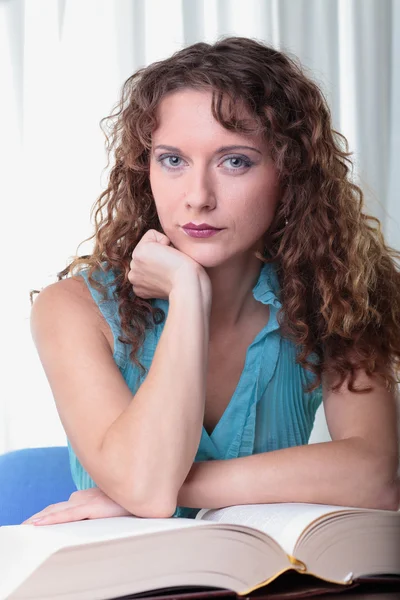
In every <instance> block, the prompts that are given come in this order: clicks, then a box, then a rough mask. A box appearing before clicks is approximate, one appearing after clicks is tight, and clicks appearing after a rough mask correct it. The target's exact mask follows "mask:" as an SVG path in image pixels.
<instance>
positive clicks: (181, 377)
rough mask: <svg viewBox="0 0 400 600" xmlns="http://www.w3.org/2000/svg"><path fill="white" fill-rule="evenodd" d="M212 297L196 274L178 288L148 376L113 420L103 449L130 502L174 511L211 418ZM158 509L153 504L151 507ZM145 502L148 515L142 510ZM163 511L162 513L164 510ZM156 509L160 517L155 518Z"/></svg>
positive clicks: (134, 506)
mask: <svg viewBox="0 0 400 600" xmlns="http://www.w3.org/2000/svg"><path fill="white" fill-rule="evenodd" d="M208 322H209V301H208V298H205V297H204V294H203V290H202V289H201V284H200V281H199V279H198V277H197V276H193V277H191V276H190V275H189V274H188V279H186V280H185V285H184V286H183V285H182V286H180V287H179V286H178V287H177V288H176V290H174V291H173V292H172V293H171V297H170V303H169V311H168V316H167V320H166V323H165V326H164V329H163V332H162V335H161V337H160V340H159V342H158V345H157V348H156V351H155V354H154V358H153V361H152V364H151V367H150V369H149V372H148V374H147V377H146V379H145V381H144V382H143V384H142V385H141V386H140V388H139V390H138V391H137V393H136V394H135V397H134V398H133V400H132V402H131V403H130V405H129V406H128V408H127V409H126V410H125V411H124V412H123V413H122V414H121V415H120V417H119V418H118V419H117V420H116V421H115V422H114V423H113V425H112V426H111V427H110V429H109V430H108V432H107V435H106V437H105V439H104V442H103V447H102V452H103V456H104V457H105V461H106V464H107V465H109V467H110V468H114V469H119V472H120V480H121V481H122V480H123V481H125V482H126V487H125V489H126V500H125V504H129V505H127V506H125V508H127V509H128V510H130V509H132V512H135V513H136V514H138V515H139V516H151V511H152V510H153V509H154V511H155V514H154V516H157V515H161V516H162V514H163V512H164V511H166V514H165V516H168V514H167V513H168V512H169V510H172V512H173V511H174V510H175V506H176V497H177V493H178V490H179V489H180V487H181V485H182V483H183V481H184V480H185V477H186V476H187V473H188V471H189V469H190V467H191V465H192V463H193V460H194V457H195V455H196V452H197V449H198V445H199V442H200V436H201V429H202V424H203V418H204V402H205V381H206V367H207V357H208V335H209V330H208ZM151 506H152V507H153V508H152V507H151ZM141 507H144V510H145V511H150V512H147V513H146V514H145V513H143V514H140V511H141ZM160 511H161V512H160ZM156 513H157V515H156Z"/></svg>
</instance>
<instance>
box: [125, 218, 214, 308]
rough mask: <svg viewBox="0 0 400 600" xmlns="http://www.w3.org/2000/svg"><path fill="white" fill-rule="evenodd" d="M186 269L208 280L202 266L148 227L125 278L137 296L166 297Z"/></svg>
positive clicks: (134, 253) (186, 272)
mask: <svg viewBox="0 0 400 600" xmlns="http://www.w3.org/2000/svg"><path fill="white" fill-rule="evenodd" d="M188 270H189V271H188ZM188 272H194V273H195V274H197V275H198V276H199V277H200V278H201V280H202V281H204V279H205V278H206V279H209V278H208V275H207V274H206V272H205V270H204V269H203V267H202V266H201V265H200V264H199V263H197V262H196V261H195V260H193V259H192V258H190V256H188V255H187V254H184V253H183V252H180V251H179V250H177V249H176V248H174V247H173V246H172V245H171V240H170V239H169V238H168V237H167V236H166V235H164V234H163V233H160V232H159V231H156V230H155V229H150V230H149V231H147V232H146V233H145V234H144V236H143V237H142V239H141V240H140V242H139V243H138V244H137V246H136V248H135V249H134V251H133V252H132V260H131V262H130V271H129V274H128V279H129V281H130V282H131V284H132V288H133V291H134V292H135V294H136V296H139V298H145V299H148V298H163V299H166V298H169V295H170V293H171V290H172V289H173V287H174V285H176V283H177V282H178V280H181V281H182V277H183V279H186V277H185V274H186V275H187V274H188Z"/></svg>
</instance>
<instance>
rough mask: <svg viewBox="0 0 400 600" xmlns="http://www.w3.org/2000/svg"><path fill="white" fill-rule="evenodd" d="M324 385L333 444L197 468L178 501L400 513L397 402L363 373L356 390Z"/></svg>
mask: <svg viewBox="0 0 400 600" xmlns="http://www.w3.org/2000/svg"><path fill="white" fill-rule="evenodd" d="M370 384H372V385H373V387H374V390H373V391H371V392H370V393H361V394H355V393H351V392H349V391H348V390H347V389H346V382H344V384H343V385H342V387H341V388H340V390H339V391H338V392H336V393H335V392H332V391H330V390H328V389H327V386H326V385H324V406H325V414H326V419H327V424H328V427H329V431H330V434H331V437H332V440H333V441H331V442H324V443H319V444H310V445H306V446H298V447H293V448H286V449H282V450H277V451H273V452H268V453H262V454H257V455H253V456H249V457H243V458H237V459H232V460H228V461H215V462H214V461H209V462H204V463H197V464H194V465H193V467H192V469H191V471H190V473H189V475H188V477H187V479H186V481H185V483H184V485H183V486H182V488H181V490H180V493H179V495H178V503H179V505H182V506H188V507H193V508H198V507H201V508H219V507H223V506H231V505H234V504H257V503H272V502H307V503H316V504H319V503H321V504H337V505H340V506H359V507H369V508H382V509H389V510H397V508H398V507H399V502H400V498H399V489H400V487H399V480H398V479H397V469H398V464H399V439H398V427H397V422H398V416H397V407H396V398H395V397H394V396H393V395H392V394H390V393H389V392H388V391H387V390H386V389H385V387H384V385H383V384H382V383H380V382H378V381H377V380H376V379H375V378H368V377H367V376H366V374H365V373H358V376H357V379H356V387H358V386H359V385H362V386H363V387H364V386H365V385H370Z"/></svg>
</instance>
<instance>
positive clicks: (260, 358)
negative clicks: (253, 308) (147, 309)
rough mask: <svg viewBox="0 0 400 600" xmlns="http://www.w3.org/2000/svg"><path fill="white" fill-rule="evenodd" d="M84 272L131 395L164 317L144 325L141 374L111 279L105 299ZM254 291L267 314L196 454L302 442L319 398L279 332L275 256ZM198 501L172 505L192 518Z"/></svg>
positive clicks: (84, 476)
mask: <svg viewBox="0 0 400 600" xmlns="http://www.w3.org/2000/svg"><path fill="white" fill-rule="evenodd" d="M87 273H88V269H85V270H82V271H80V272H79V275H80V276H82V277H83V278H84V280H85V281H86V284H87V285H88V287H89V290H90V292H91V295H92V297H93V299H94V301H95V302H96V304H97V305H98V307H99V309H100V311H101V313H102V315H103V316H104V318H105V320H106V321H107V323H108V325H109V326H110V328H111V331H112V333H113V337H114V355H113V356H114V360H115V362H116V364H117V366H118V368H119V370H120V372H121V374H122V376H123V378H124V380H125V382H126V384H127V385H128V387H129V389H130V391H131V392H132V396H133V395H134V394H135V393H136V391H137V390H138V388H139V387H140V385H141V384H142V382H143V381H144V379H145V377H146V375H147V372H148V370H149V368H150V366H151V362H152V359H153V356H154V352H155V349H156V346H157V343H158V340H159V339H160V336H161V333H162V331H163V328H164V325H165V320H166V319H165V320H164V322H163V323H161V324H158V325H155V326H154V329H151V330H148V331H147V333H146V338H145V341H144V344H143V345H142V347H141V348H140V351H139V354H138V358H139V361H140V362H141V364H142V365H143V366H144V367H145V368H146V373H144V374H143V375H142V374H141V372H140V370H139V369H138V367H136V366H135V365H134V364H132V362H131V361H130V360H129V353H130V351H131V346H130V345H128V344H123V343H122V342H120V341H119V340H118V336H119V335H121V332H122V330H121V323H120V319H119V315H118V302H117V299H116V297H115V294H114V287H113V286H112V285H110V287H109V288H108V290H107V298H106V300H105V301H103V300H102V295H101V293H100V292H98V291H97V290H95V289H94V288H93V287H92V286H91V285H90V283H89V280H88V277H87ZM114 277H115V275H114V274H113V273H112V272H111V271H110V272H109V273H104V272H100V271H96V272H95V274H94V278H95V279H96V280H98V281H101V282H102V283H106V284H107V283H108V284H110V282H112V280H113V279H114ZM252 291H253V296H254V298H255V299H256V300H257V301H258V302H262V303H263V304H269V308H270V317H269V320H268V323H267V324H266V325H265V327H264V328H263V329H262V330H261V331H260V332H259V333H258V334H257V335H256V337H255V338H254V340H253V342H252V343H251V344H250V346H249V347H248V348H247V352H246V358H245V364H244V367H243V371H242V373H241V376H240V379H239V382H238V384H237V387H236V389H235V391H234V393H233V395H232V397H231V399H230V402H229V404H228V406H227V407H226V409H225V412H224V413H223V415H222V417H221V419H220V420H219V422H218V423H217V425H216V427H215V428H214V430H213V431H212V433H211V435H209V434H208V433H207V431H206V430H205V428H204V427H203V430H202V435H201V440H200V444H199V447H198V451H197V454H196V457H195V461H196V462H197V461H205V460H225V459H231V458H238V457H241V456H249V455H251V454H256V453H260V452H270V451H273V450H279V449H281V448H289V447H291V446H301V445H304V444H307V443H308V440H309V437H310V434H311V431H312V428H313V424H314V419H315V413H316V411H317V409H318V407H319V405H320V404H321V401H322V386H321V385H320V386H319V387H318V388H317V389H316V390H314V391H313V392H311V393H305V392H303V386H304V385H305V384H308V383H309V382H310V381H311V379H312V378H314V377H315V376H314V375H313V373H311V372H309V371H307V370H306V369H304V368H303V367H301V366H300V365H298V364H296V362H295V357H296V346H295V344H294V343H293V342H291V341H289V340H288V339H287V338H283V337H282V336H281V334H280V327H279V324H278V321H277V312H278V310H279V309H280V308H281V306H282V305H281V302H280V300H279V291H280V290H279V282H278V278H277V274H276V270H275V265H274V263H270V264H264V265H263V266H262V268H261V269H260V275H259V278H258V281H257V283H256V285H255V286H254V288H253V290H252ZM151 302H152V304H153V306H157V307H160V308H162V309H163V310H164V312H165V315H166V318H167V316H168V305H169V303H168V300H161V299H153V300H151ZM67 443H68V449H69V459H70V467H71V474H72V478H73V480H74V482H75V485H76V487H77V489H78V490H83V489H87V488H91V487H96V484H95V482H94V481H93V480H92V478H91V477H90V475H89V474H88V473H87V472H86V471H85V470H84V468H83V467H82V465H81V463H80V462H79V459H78V457H77V456H76V454H75V452H74V449H73V448H72V446H71V444H70V442H69V440H67ZM200 508H202V507H199V509H200ZM199 509H190V508H186V507H177V510H176V511H175V514H174V515H173V516H174V517H189V518H194V517H195V516H196V514H197V512H198V510H199Z"/></svg>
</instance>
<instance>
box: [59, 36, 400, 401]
mask: <svg viewBox="0 0 400 600" xmlns="http://www.w3.org/2000/svg"><path fill="white" fill-rule="evenodd" d="M184 88H192V89H196V90H206V91H210V90H211V91H212V114H213V116H214V118H215V119H216V120H217V121H218V122H219V123H220V124H221V125H222V126H223V127H225V128H226V129H228V130H235V131H241V132H243V133H244V134H246V133H252V132H254V131H255V130H254V128H251V127H249V124H248V123H249V122H248V121H245V120H240V118H239V117H238V115H237V110H235V107H236V108H237V106H238V104H239V103H241V105H243V102H244V105H245V106H246V108H247V109H248V111H249V112H250V114H251V115H252V116H253V117H254V121H253V123H254V122H255V123H256V128H257V131H258V132H261V133H262V134H263V135H264V136H265V139H266V141H267V143H268V144H269V147H270V149H271V155H272V159H273V161H274V163H275V165H276V168H277V171H278V176H279V181H280V186H281V191H282V194H281V198H280V201H279V203H278V206H277V209H276V213H275V215H274V219H273V221H272V223H271V226H270V228H269V229H268V231H267V232H266V239H267V246H266V249H267V251H266V253H265V255H263V256H261V255H258V257H259V258H260V260H262V261H264V262H265V263H269V262H275V263H276V265H277V275H278V280H279V283H280V286H281V292H280V300H281V302H282V309H281V310H280V311H279V314H278V321H279V324H280V326H281V333H282V335H283V336H286V337H288V338H290V339H291V340H292V341H293V342H294V343H295V344H296V347H297V350H298V355H297V359H296V361H297V362H298V363H299V364H301V365H302V366H303V367H304V368H305V369H306V370H308V371H312V372H313V373H314V375H315V376H316V378H315V379H314V382H312V383H311V384H310V385H309V386H308V387H307V391H313V390H315V389H316V388H317V387H318V386H319V385H320V384H321V380H322V379H321V375H322V372H328V371H329V372H332V373H333V374H335V375H338V376H339V379H338V383H337V384H336V385H335V386H332V389H334V390H337V389H338V388H339V387H340V386H341V385H342V383H343V381H344V380H345V378H346V377H347V375H350V381H349V384H348V387H349V390H350V391H352V392H357V391H359V392H365V391H370V390H372V389H373V388H371V387H369V388H367V389H364V390H359V389H354V387H353V386H354V377H355V370H356V369H365V370H366V372H367V375H372V374H376V375H378V376H380V377H382V378H383V380H384V381H385V385H386V387H387V389H389V390H390V391H392V392H394V391H395V386H396V384H397V383H399V380H396V379H395V376H394V375H395V372H396V371H398V370H399V364H400V273H399V271H398V270H397V269H396V262H395V258H399V257H400V252H398V251H396V250H394V249H393V248H390V247H388V246H387V245H386V244H385V241H384V238H383V235H382V231H381V225H380V222H379V220H378V219H377V218H375V217H372V216H369V215H367V214H365V213H364V212H363V211H362V208H363V192H362V191H361V189H360V188H359V187H358V186H357V185H355V184H354V183H353V182H352V181H351V180H350V176H349V175H350V167H352V166H353V165H352V161H351V160H350V158H349V156H350V155H351V153H350V152H348V143H347V140H346V138H345V137H344V136H343V135H342V134H340V133H338V132H337V131H335V130H333V129H332V122H331V115H330V110H329V107H328V105H327V102H326V100H325V97H324V95H323V93H322V92H321V90H320V89H319V87H318V85H317V84H316V83H314V82H313V81H312V80H311V79H310V77H309V76H307V75H306V74H305V72H304V68H302V67H301V65H300V64H299V62H298V60H297V59H296V58H295V57H291V56H289V55H288V54H287V53H283V52H279V51H277V50H276V49H274V48H272V47H268V46H266V45H265V44H263V43H261V42H259V41H256V40H253V39H250V38H245V37H227V38H220V39H219V40H218V41H217V42H216V43H214V44H212V45H210V44H207V43H204V42H200V43H196V44H193V45H191V46H189V47H187V48H184V49H182V50H180V51H178V52H175V53H174V54H173V55H172V56H171V57H169V58H167V59H165V60H161V61H158V62H155V63H153V64H151V65H149V66H147V67H143V68H141V69H139V70H138V71H136V72H135V73H134V74H133V75H132V76H131V77H129V78H128V79H127V81H126V82H125V83H124V85H123V87H122V93H121V98H120V100H119V102H118V103H117V105H116V106H115V107H114V108H113V109H112V114H111V115H109V116H108V117H105V118H104V119H102V120H101V121H100V126H101V128H102V130H103V132H104V134H105V136H106V144H105V145H106V150H107V151H108V164H107V166H108V165H109V164H110V155H111V153H112V152H113V151H114V158H115V162H114V165H113V167H112V170H111V171H110V175H109V181H108V187H107V189H106V190H105V191H104V192H103V193H102V194H101V195H100V197H99V198H98V199H97V201H96V202H95V204H94V205H93V207H92V211H91V216H92V217H93V212H94V215H95V233H94V234H93V235H92V236H91V237H89V238H87V240H84V241H88V240H91V239H93V238H94V239H95V245H94V250H93V253H92V254H91V255H86V256H78V255H75V257H74V258H73V259H72V262H71V263H70V264H69V265H68V266H67V267H66V269H64V270H63V271H61V272H60V273H58V279H62V278H63V277H64V276H68V275H69V274H74V271H75V272H76V271H79V270H80V269H81V268H82V267H83V266H88V267H89V272H88V275H89V280H90V282H91V284H92V285H93V286H94V287H95V288H96V289H97V290H99V291H103V293H104V297H105V296H106V291H107V290H106V289H105V288H104V286H102V285H101V284H100V283H99V282H97V281H96V280H94V279H93V277H92V275H93V273H94V271H95V270H97V269H100V270H102V271H105V272H108V271H109V270H110V269H112V270H113V273H114V274H115V275H116V277H115V279H114V281H113V282H112V283H113V285H115V286H116V287H115V291H116V295H117V298H118V310H119V315H120V319H121V329H122V334H124V335H121V337H120V341H121V342H123V343H125V344H131V347H132V349H131V352H130V360H131V361H133V362H134V363H135V364H136V365H137V366H139V367H141V368H142V369H143V366H142V365H141V364H140V362H139V361H138V359H137V357H136V355H137V352H138V350H139V348H140V346H141V345H142V343H143V341H144V337H145V330H146V329H148V328H150V327H153V326H154V323H160V322H162V321H163V319H165V314H164V313H163V311H161V310H160V309H159V308H156V307H154V306H153V305H152V301H151V300H144V299H141V298H139V297H137V296H135V294H134V293H133V290H132V285H131V283H130V282H129V280H128V273H129V270H130V266H129V265H130V260H131V255H132V252H133V250H134V248H135V246H136V245H137V244H138V242H139V240H140V239H141V237H142V236H143V235H144V233H145V232H146V231H148V230H149V229H156V230H158V231H160V232H163V230H162V228H161V225H160V222H159V219H158V216H157V212H156V207H155V203H154V199H153V197H152V193H151V188H150V183H149V154H150V150H151V137H152V131H153V130H154V128H156V127H157V119H156V109H157V107H158V105H159V103H160V100H161V99H162V98H163V97H164V96H165V94H167V93H169V92H172V91H174V90H181V89H184ZM225 99H228V104H227V105H226V104H225V103H224V102H223V100H225ZM226 106H227V107H228V109H227V110H225V109H226ZM224 112H225V114H223V113H224ZM103 122H106V123H108V125H109V131H108V133H107V131H106V130H105V128H103ZM286 219H287V220H288V224H287V226H285V221H286ZM368 221H375V222H376V223H377V228H373V227H372V226H371V225H370V224H369V223H368ZM82 243H83V242H82ZM80 245H81V244H79V246H80ZM79 246H78V249H79ZM311 353H315V355H316V356H317V357H318V361H316V362H315V361H312V362H308V361H307V358H308V357H310V355H311Z"/></svg>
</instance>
